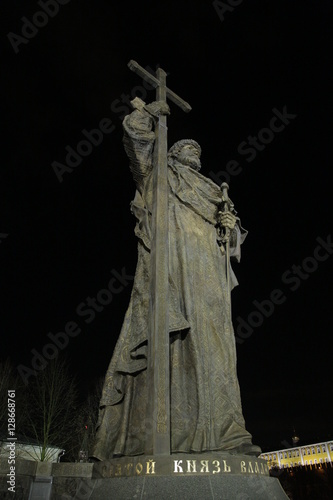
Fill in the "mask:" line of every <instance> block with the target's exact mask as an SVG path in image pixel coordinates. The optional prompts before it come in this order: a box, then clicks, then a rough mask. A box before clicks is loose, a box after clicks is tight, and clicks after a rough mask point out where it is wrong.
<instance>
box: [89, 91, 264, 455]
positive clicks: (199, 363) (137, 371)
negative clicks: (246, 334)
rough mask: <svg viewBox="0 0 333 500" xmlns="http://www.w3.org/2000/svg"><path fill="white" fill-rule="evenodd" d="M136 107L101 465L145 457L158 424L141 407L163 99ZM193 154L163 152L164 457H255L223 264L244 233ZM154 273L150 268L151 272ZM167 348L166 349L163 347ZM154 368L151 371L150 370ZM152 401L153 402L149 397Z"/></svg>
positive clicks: (128, 126) (192, 150) (190, 144)
mask: <svg viewBox="0 0 333 500" xmlns="http://www.w3.org/2000/svg"><path fill="white" fill-rule="evenodd" d="M133 105H134V107H135V108H136V109H135V110H134V111H133V112H132V113H131V114H130V115H128V116H126V117H125V119H124V121H123V127H124V147H125V151H126V153H127V156H128V158H129V160H130V169H131V172H132V174H133V178H134V181H135V184H136V193H135V198H134V200H133V201H132V204H131V210H132V213H133V214H134V216H135V218H136V227H135V234H136V236H137V238H138V263H137V268H136V273H135V279H134V284H133V290H132V295H131V300H130V304H129V307H128V310H127V312H126V316H125V319H124V323H123V327H122V330H121V333H120V336H119V340H118V342H117V345H116V347H115V350H114V353H113V357H112V360H111V363H110V366H109V368H108V371H107V374H106V378H105V384H104V389H103V394H102V399H101V403H100V415H99V422H98V431H97V438H96V443H95V447H94V450H93V456H94V457H95V458H96V459H99V460H107V459H111V458H112V457H115V456H122V455H125V456H131V455H139V454H143V453H147V447H146V445H145V442H146V439H147V434H149V432H150V429H151V428H152V426H153V424H154V423H156V422H152V419H153V418H157V419H158V428H160V429H163V428H164V423H163V422H164V420H163V419H164V415H159V414H157V415H155V417H151V416H150V414H149V413H147V407H149V403H150V400H151V399H154V397H155V396H154V395H153V394H151V393H150V392H149V391H150V389H149V383H150V380H149V377H150V375H149V373H148V374H147V357H148V347H149V337H148V332H149V328H150V326H149V321H150V316H149V314H150V305H149V304H150V291H151V288H150V285H151V273H152V270H151V269H152V268H151V247H152V212H153V203H154V202H153V196H154V189H153V182H154V181H153V175H154V168H153V165H154V161H153V154H154V142H155V133H154V127H156V126H157V121H158V119H159V117H161V116H165V115H166V114H169V109H168V106H167V104H166V102H165V101H164V102H163V100H161V101H159V102H154V103H152V104H150V105H145V103H144V102H143V101H140V100H139V99H135V100H134V102H133ZM200 154H201V148H200V146H199V145H198V143H197V142H195V141H194V140H191V139H187V140H182V141H179V142H177V143H176V144H174V145H173V146H172V147H171V148H170V149H169V151H168V155H167V158H168V168H167V184H166V187H165V189H166V197H167V200H168V212H167V219H168V230H167V233H168V242H167V243H166V244H167V246H168V296H167V307H168V335H169V341H170V364H169V367H168V369H169V370H170V375H169V382H170V386H169V387H170V410H169V412H170V452H171V453H176V452H184V453H201V452H206V451H223V452H230V453H233V454H237V453H243V454H253V455H258V454H259V453H260V451H261V450H260V448H259V447H258V446H255V445H253V444H252V440H251V435H250V434H249V432H248V431H247V430H246V429H245V422H244V418H243V414H242V407H241V399H240V391H239V385H238V380H237V373H236V349H235V339H234V332H233V328H232V324H231V315H230V289H228V281H229V282H230V288H231V289H232V288H233V287H234V286H235V285H237V280H236V277H235V275H234V273H233V271H232V269H231V266H230V263H229V256H228V258H226V254H227V252H228V253H230V257H231V258H233V259H235V260H237V261H239V259H240V254H241V244H242V243H243V241H244V239H245V237H246V234H247V232H246V231H245V230H244V229H243V228H242V227H241V223H240V220H239V218H238V217H237V215H236V212H235V210H234V208H233V204H232V203H231V202H230V200H229V199H228V197H227V193H226V191H225V190H224V193H222V191H221V189H220V188H219V186H217V185H216V184H215V183H214V182H213V181H212V180H210V179H208V178H206V177H204V176H203V175H202V174H200V172H199V171H200ZM157 273H158V270H157ZM168 349H169V346H168ZM156 369H158V367H156ZM157 397H159V395H157Z"/></svg>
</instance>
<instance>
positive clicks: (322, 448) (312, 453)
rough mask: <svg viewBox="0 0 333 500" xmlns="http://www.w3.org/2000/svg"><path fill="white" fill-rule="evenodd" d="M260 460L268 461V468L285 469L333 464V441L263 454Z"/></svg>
mask: <svg viewBox="0 0 333 500" xmlns="http://www.w3.org/2000/svg"><path fill="white" fill-rule="evenodd" d="M259 457H260V458H264V459H265V460H267V461H268V466H269V468H270V469H271V468H272V467H277V468H279V469H285V468H288V467H298V466H305V465H316V464H324V463H326V464H331V466H332V464H333V441H326V442H323V443H315V444H308V445H304V446H298V447H292V448H284V449H283V450H275V451H269V452H265V453H261V455H259Z"/></svg>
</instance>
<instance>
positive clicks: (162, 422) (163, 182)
mask: <svg viewBox="0 0 333 500" xmlns="http://www.w3.org/2000/svg"><path fill="white" fill-rule="evenodd" d="M156 73H157V74H156V76H157V79H158V80H159V81H160V85H159V86H158V87H157V89H156V100H157V101H163V102H166V86H165V81H166V73H165V72H164V71H163V70H162V69H161V68H158V70H157V72H156ZM155 135H156V139H155V147H154V173H153V175H154V180H153V189H154V193H153V215H152V248H151V285H150V335H149V340H150V342H149V343H148V344H150V345H149V346H148V349H149V350H148V352H149V355H148V372H147V377H148V383H147V386H148V415H147V423H148V425H149V428H148V429H147V431H148V432H147V435H146V454H147V455H148V454H155V455H169V454H170V380H169V379H170V374H169V371H170V370H169V311H168V309H169V300H168V296H169V293H168V292H169V290H168V289H169V286H168V284H169V235H168V227H169V214H168V171H167V168H168V166H167V127H166V116H165V115H161V116H160V117H159V119H158V123H157V124H156V128H155ZM149 431H150V433H149Z"/></svg>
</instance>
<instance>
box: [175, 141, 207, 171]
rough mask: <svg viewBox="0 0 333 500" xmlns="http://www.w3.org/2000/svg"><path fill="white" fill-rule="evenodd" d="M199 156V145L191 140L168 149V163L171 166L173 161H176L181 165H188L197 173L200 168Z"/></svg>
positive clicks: (180, 142) (179, 142)
mask: <svg viewBox="0 0 333 500" xmlns="http://www.w3.org/2000/svg"><path fill="white" fill-rule="evenodd" d="M200 156H201V147H200V146H199V144H198V143H197V142H196V141H194V140H193V139H183V140H181V141H178V142H176V143H175V144H174V145H173V146H172V147H171V148H170V149H169V152H168V162H169V163H171V164H173V162H174V160H177V161H179V163H181V164H182V165H188V166H189V167H191V168H193V169H194V170H197V171H199V170H200V168H201V162H200Z"/></svg>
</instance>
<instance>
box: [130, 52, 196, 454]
mask: <svg viewBox="0 0 333 500" xmlns="http://www.w3.org/2000/svg"><path fill="white" fill-rule="evenodd" d="M128 66H129V68H130V69H131V70H132V71H135V72H136V73H137V74H138V75H140V76H141V77H142V78H144V79H145V80H146V81H147V82H149V83H150V84H151V85H152V86H153V87H155V88H156V100H157V101H161V102H166V100H167V97H168V98H169V99H171V100H172V101H173V102H174V103H176V104H177V105H178V106H179V107H181V108H182V109H183V110H184V111H186V112H188V111H190V110H191V107H190V105H189V104H188V103H187V102H185V101H183V99H181V98H180V97H178V96H177V95H176V94H175V93H174V92H172V91H171V90H170V89H168V88H167V87H166V73H165V71H163V69H161V68H158V69H157V71H156V77H154V76H153V75H151V74H150V73H148V72H147V71H146V70H145V69H144V68H142V67H141V66H139V65H138V63H136V62H135V61H130V62H129V64H128ZM167 152H168V141H167V119H166V116H165V115H162V114H161V115H159V117H158V122H157V124H156V127H155V146H154V170H153V176H154V178H153V190H154V192H153V208H152V242H151V255H150V257H151V267H150V272H151V279H150V290H149V292H150V297H149V332H148V363H147V390H148V405H147V417H146V422H147V425H146V446H145V453H146V454H147V455H170V453H171V437H170V345H169V212H168V196H169V188H168V163H167Z"/></svg>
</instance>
